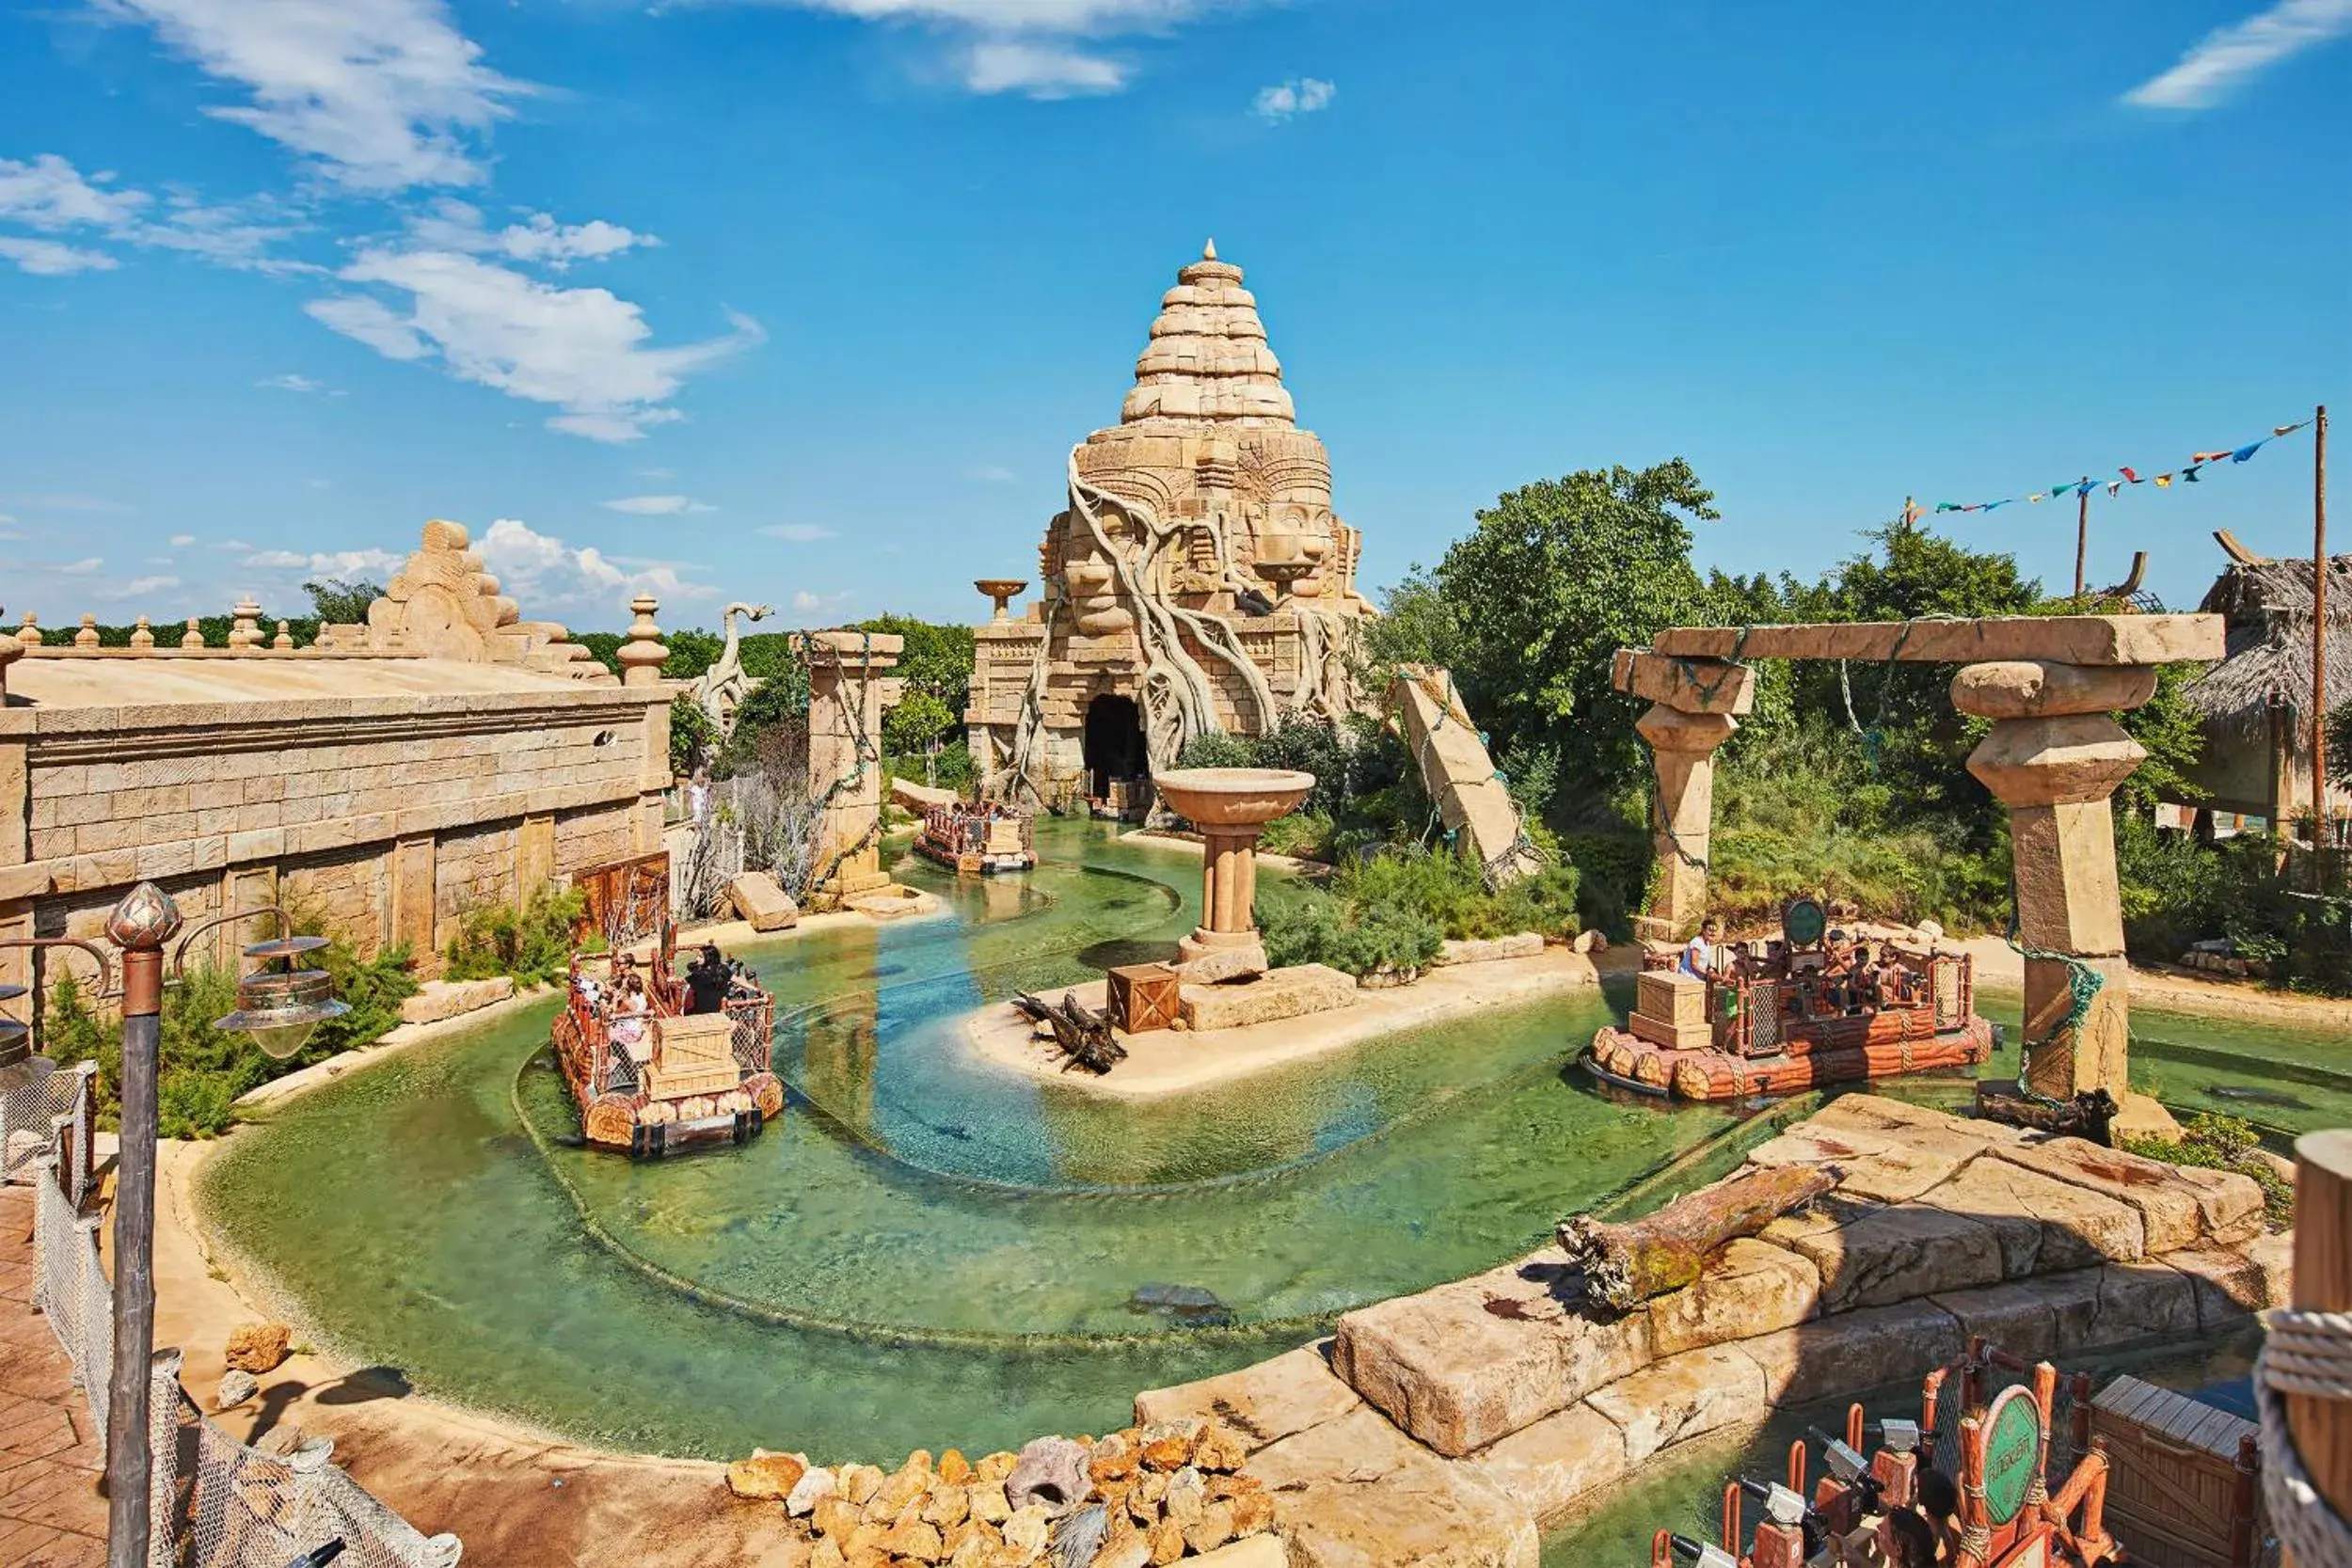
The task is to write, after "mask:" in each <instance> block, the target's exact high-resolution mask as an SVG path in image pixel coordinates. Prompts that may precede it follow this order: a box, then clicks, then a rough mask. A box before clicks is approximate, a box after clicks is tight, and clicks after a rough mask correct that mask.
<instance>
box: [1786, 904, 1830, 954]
mask: <svg viewBox="0 0 2352 1568" xmlns="http://www.w3.org/2000/svg"><path fill="white" fill-rule="evenodd" d="M1828 928H1829V915H1828V914H1827V913H1826V912H1825V911H1823V910H1822V908H1821V906H1820V905H1819V904H1817V903H1815V902H1814V901H1813V900H1812V899H1810V898H1791V899H1789V900H1788V908H1787V909H1785V910H1783V911H1780V929H1781V934H1782V935H1784V936H1786V937H1787V938H1788V945H1789V946H1791V947H1812V946H1815V945H1817V944H1819V943H1820V940H1821V933H1822V932H1823V931H1825V930H1827V929H1828Z"/></svg>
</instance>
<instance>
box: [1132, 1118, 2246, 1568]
mask: <svg viewBox="0 0 2352 1568" xmlns="http://www.w3.org/2000/svg"><path fill="white" fill-rule="evenodd" d="M1786 1164H1812V1165H1835V1166H1836V1169H1837V1171H1838V1175H1839V1180H1838V1184H1837V1187H1836V1189H1835V1190H1834V1191H1833V1193H1832V1194H1831V1195H1830V1196H1828V1197H1826V1198H1824V1199H1823V1200H1822V1201H1821V1202H1820V1205H1819V1206H1818V1208H1817V1209H1816V1210H1815V1211H1814V1212H1810V1213H1807V1214H1803V1215H1792V1216H1789V1217H1786V1218H1783V1219H1781V1220H1779V1221H1776V1222H1775V1223H1774V1224H1772V1226H1771V1227H1767V1228H1766V1229H1765V1230H1764V1232H1763V1233H1762V1234H1761V1235H1759V1236H1757V1237H1756V1238H1753V1239H1749V1240H1743V1241H1736V1242H1733V1243H1730V1245H1729V1246H1728V1247H1727V1248H1725V1249H1724V1252H1723V1254H1722V1255H1721V1257H1720V1258H1719V1259H1717V1260H1716V1261H1715V1262H1714V1263H1713V1264H1712V1265H1711V1266H1710V1267H1709V1269H1708V1272H1707V1274H1706V1275H1704V1276H1703V1277H1702V1278H1701V1279H1700V1280H1699V1281H1698V1282H1697V1283H1695V1284H1693V1285H1692V1286H1690V1287H1688V1288H1686V1289H1684V1290H1680V1291H1673V1292H1670V1293H1669V1294H1666V1295H1663V1296H1660V1297H1658V1298H1656V1299H1654V1300H1652V1301H1649V1302H1647V1303H1645V1304H1644V1305H1643V1306H1642V1307H1638V1308H1636V1309H1635V1310H1634V1311H1632V1312H1629V1313H1628V1314H1626V1315H1624V1316H1622V1317H1618V1318H1616V1319H1614V1320H1605V1319H1603V1318H1601V1317H1599V1316H1597V1315H1595V1314H1592V1313H1590V1312H1588V1310H1587V1309H1586V1308H1585V1307H1584V1304H1583V1302H1582V1299H1581V1290H1580V1289H1579V1284H1578V1280H1577V1277H1576V1274H1575V1271H1574V1269H1573V1268H1572V1266H1571V1265H1570V1263H1569V1260H1568V1258H1567V1255H1566V1254H1565V1253H1564V1252H1562V1251H1561V1250H1560V1249H1558V1248H1556V1247H1548V1248H1546V1249H1544V1250H1542V1251H1539V1252H1536V1253H1534V1254H1532V1255H1530V1256H1529V1257H1526V1258H1523V1259H1518V1261H1516V1262H1513V1263H1508V1264H1505V1265H1503V1266H1502V1267H1501V1268H1498V1269H1494V1270H1492V1271H1490V1272H1488V1273H1486V1274H1484V1275H1478V1276H1476V1277H1474V1278H1471V1279H1466V1280H1460V1281H1456V1282H1455V1283H1453V1284H1449V1285H1441V1286H1438V1288H1436V1289H1435V1290H1431V1291H1423V1292H1422V1293H1421V1294H1419V1295H1414V1296H1405V1297H1400V1298H1398V1299H1396V1300H1393V1301H1386V1302H1381V1303H1379V1304H1378V1305H1376V1306H1373V1307H1364V1308H1361V1309H1359V1310H1358V1311H1355V1312H1350V1313H1348V1314H1347V1315H1346V1316H1344V1317H1343V1318H1342V1319H1341V1320H1340V1323H1339V1326H1338V1331H1337V1333H1336V1334H1335V1336H1334V1337H1333V1338H1331V1339H1330V1340H1328V1341H1326V1342H1324V1343H1323V1344H1320V1345H1315V1346H1309V1347H1305V1348H1302V1349H1300V1350H1296V1351H1293V1352H1291V1353H1290V1354H1287V1355H1283V1356H1279V1357H1277V1358H1275V1359H1274V1360H1272V1361H1267V1362H1263V1363H1261V1364H1260V1365H1258V1366H1255V1367H1250V1368H1246V1369H1244V1370H1240V1371H1236V1372H1232V1373H1228V1374H1225V1375H1223V1376H1220V1377H1215V1378H1210V1379H1207V1380H1205V1381H1204V1382H1200V1383H1196V1384H1189V1385H1185V1386H1182V1387H1176V1388H1166V1389H1159V1390H1155V1391H1152V1392H1149V1393H1145V1394H1142V1395H1139V1396H1138V1397H1137V1398H1136V1418H1137V1419H1139V1420H1146V1421H1160V1420H1168V1419H1173V1418H1179V1417H1184V1416H1205V1415H1209V1414H1212V1413H1214V1414H1216V1415H1218V1416H1220V1417H1222V1418H1224V1419H1226V1420H1228V1421H1229V1422H1231V1423H1232V1424H1233V1425H1235V1426H1236V1427H1238V1428H1239V1429H1240V1430H1242V1431H1244V1432H1246V1433H1249V1434H1250V1442H1251V1444H1252V1447H1253V1449H1254V1451H1253V1453H1252V1454H1251V1456H1250V1459H1249V1461H1248V1465H1246V1466H1245V1467H1244V1469H1245V1473H1247V1474H1249V1475H1252V1476H1255V1477H1256V1478H1257V1479H1258V1480H1260V1481H1263V1482H1264V1484H1265V1485H1266V1487H1267V1488H1268V1489H1269V1490H1270V1491H1271V1492H1272V1493H1273V1494H1274V1495H1275V1497H1276V1498H1277V1502H1278V1508H1279V1514H1280V1520H1281V1526H1282V1531H1283V1534H1284V1536H1285V1537H1286V1538H1287V1539H1288V1540H1289V1542H1290V1544H1291V1546H1292V1549H1293V1557H1294V1560H1295V1561H1299V1562H1304V1563H1320V1562H1340V1561H1355V1560H1374V1559H1376V1560H1380V1561H1384V1562H1396V1563H1410V1562H1418V1561H1423V1560H1429V1561H1438V1560H1443V1561H1449V1562H1451V1561H1464V1560H1477V1561H1482V1562H1483V1561H1491V1562H1496V1563H1510V1564H1526V1565H1529V1568H1533V1565H1534V1563H1535V1561H1536V1556H1537V1549H1538V1548H1537V1541H1538V1534H1537V1531H1538V1528H1539V1526H1541V1525H1542V1524H1544V1523H1546V1522H1549V1521H1551V1520H1555V1519H1558V1518H1560V1517H1563V1516H1564V1515H1565V1514H1566V1513H1569V1512H1570V1511H1571V1510H1573V1509H1575V1508H1578V1507H1581V1506H1583V1505H1585V1504H1586V1503H1587V1502H1588V1501H1589V1500H1590V1499H1591V1498H1593V1497H1595V1496H1596V1495H1597V1494H1598V1493H1600V1492H1602V1491H1603V1490H1605V1489H1607V1488H1609V1487H1612V1486H1613V1485H1614V1484H1616V1483H1617V1482H1618V1481H1622V1480H1625V1479H1627V1478H1629V1476H1631V1475H1633V1474H1635V1473H1638V1472H1641V1471H1643V1470H1644V1469H1645V1468H1646V1467H1647V1466H1648V1465H1651V1463H1652V1462H1653V1461H1655V1460H1656V1459H1657V1458H1658V1457H1659V1456H1661V1455H1662V1454H1665V1453H1667V1452H1669V1451H1670V1450H1672V1449H1675V1448H1677V1446H1679V1445H1681V1444H1684V1443H1688V1442H1691V1441H1692V1440H1693V1439H1697V1438H1701V1437H1706V1436H1709V1435H1712V1434H1728V1433H1740V1432H1746V1433H1752V1432H1754V1431H1756V1430H1757V1429H1759V1428H1760V1427H1761V1426H1762V1425H1763V1423H1764V1421H1765V1420H1766V1418H1768V1417H1769V1416H1770V1415H1771V1413H1772V1410H1773V1409H1774V1408H1775V1407H1776V1406H1781V1405H1790V1406H1794V1405H1803V1404H1806V1403H1810V1402H1817V1401H1822V1400H1826V1399H1830V1398H1833V1397H1836V1396H1841V1395H1845V1394H1848V1393H1851V1392H1855V1391H1859V1390H1862V1389H1865V1388H1869V1387H1874V1386H1886V1385H1890V1384H1898V1383H1902V1382H1907V1381H1909V1380H1912V1379H1915V1378H1920V1377H1924V1376H1925V1375H1926V1374H1927V1373H1928V1372H1929V1371H1931V1370H1933V1369H1934V1368H1936V1367H1939V1366H1945V1365H1948V1364H1950V1363H1952V1362H1955V1361H1957V1360H1958V1359H1959V1358H1960V1357H1961V1355H1962V1354H1963V1351H1964V1350H1965V1348H1966V1347H1967V1345H1968V1343H1969V1341H1970V1339H1971V1338H1975V1337H1981V1338H1985V1339H1987V1340H1989V1341H1991V1342H1993V1343H1994V1344H1997V1345H1999V1346H2000V1347H2002V1348H2003V1349H2004V1350H2006V1351H2008V1352H2010V1353H2011V1354H2016V1355H2019V1356H2022V1357H2024V1358H2026V1360H2028V1361H2031V1360H2036V1359H2041V1358H2046V1357H2052V1356H2073V1355H2076V1354H2083V1353H2087V1352H2095V1351H2104V1350H2109V1349H2114V1348H2117V1347H2121V1346H2124V1345H2128V1344H2132V1343H2136V1342H2139V1341H2152V1342H2153V1341H2165V1340H2169V1341H2173V1342H2192V1341H2195V1340H2198V1339H2200V1338H2211V1337H2213V1336H2215V1335H2217V1334H2221V1333H2224V1332H2227V1331H2229V1330H2231V1329H2233V1328H2236V1327H2241V1326H2243V1325H2245V1324H2246V1323H2248V1322H2249V1318H2250V1315H2251V1314H2252V1313H2253V1312H2255V1311H2258V1310H2260V1309H2262V1308H2264V1307H2269V1306H2271V1305H2274V1304H2276V1303H2279V1302H2282V1301H2284V1300H2285V1299H2286V1291H2287V1283H2286V1275H2287V1271H2288V1266H2289V1263H2288V1260H2289V1258H2290V1256H2291V1248H2292V1242H2291V1238H2289V1237H2286V1236H2282V1235H2274V1234H2269V1233H2266V1231H2265V1227H2264V1221H2263V1198H2262V1193H2261V1191H2260V1189H2259V1188H2257V1187H2256V1186H2255V1184H2254V1183H2253V1181H2252V1180H2249V1179H2248V1178H2246V1177H2243V1176H2238V1175H2233V1174H2225V1173H2222V1172H2217V1171H2209V1170H2198V1169H2192V1168H2185V1167H2176V1166H2172V1165H2169V1164H2162V1163H2160V1162H2157V1161H2153V1160H2146V1159H2141V1158H2138V1157H2137V1156H2134V1155H2130V1154H2125V1153H2120V1152H2117V1151H2114V1150H2110V1149H2106V1148H2098V1147H2096V1146H2094V1145H2091V1144H2088V1143H2084V1142H2082V1141H2081V1140H2079V1139H2073V1138H2042V1137H2040V1136H2038V1135H2034V1134H2028V1133H2023V1132H2016V1131H2014V1130H2012V1129H2010V1128H2005V1127H2001V1126H1998V1125H1995V1124H1993V1123H1990V1122H1983V1121H1975V1120H1964V1119H1963V1118H1960V1117H1950V1116H1946V1115H1943V1114H1941V1113H1939V1112H1935V1111H1931V1110H1926V1109H1922V1108H1920V1107H1917V1106H1914V1105H1910V1104H1907V1103H1904V1102H1902V1101H1893V1100H1887V1099H1882V1098H1878V1097H1874V1096H1867V1095H1849V1096H1847V1097H1845V1098H1843V1099H1841V1100H1838V1101H1835V1102H1833V1103H1832V1104H1831V1105H1830V1106H1829V1107H1828V1108H1826V1109H1825V1110H1823V1111H1822V1112H1820V1114H1819V1115H1817V1116H1815V1117H1812V1118H1811V1119H1809V1120H1807V1121H1804V1122H1801V1123H1798V1124H1796V1125H1795V1126H1793V1127H1791V1128H1789V1129H1788V1131H1787V1132H1783V1133H1781V1134H1780V1135H1779V1136H1777V1137H1775V1138H1773V1139H1772V1140H1771V1141H1770V1142H1768V1143H1765V1144H1763V1145H1762V1146H1760V1147H1759V1148H1756V1150H1755V1151H1754V1152H1753V1153H1752V1154H1751V1155H1750V1156H1749V1166H1750V1167H1751V1168H1753V1167H1757V1166H1772V1165H1786ZM1471 1544H1477V1546H1478V1547H1479V1548H1480V1549H1481V1550H1484V1551H1486V1553H1487V1554H1488V1555H1486V1556H1479V1557H1476V1558H1471V1557H1469V1556H1467V1555H1454V1556H1445V1555H1443V1554H1444V1553H1445V1552H1447V1551H1453V1552H1455V1553H1457V1554H1461V1553H1463V1552H1465V1550H1466V1549H1467V1548H1468V1547H1469V1546H1470V1545H1471ZM1351 1551H1360V1552H1363V1553H1367V1554H1369V1555H1368V1556H1365V1557H1362V1558H1360V1559H1359V1557H1354V1556H1350V1555H1349V1554H1350V1552H1351Z"/></svg>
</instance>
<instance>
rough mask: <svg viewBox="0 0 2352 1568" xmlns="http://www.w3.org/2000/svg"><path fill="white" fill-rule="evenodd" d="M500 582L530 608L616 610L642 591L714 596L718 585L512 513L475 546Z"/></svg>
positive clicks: (669, 598)
mask: <svg viewBox="0 0 2352 1568" xmlns="http://www.w3.org/2000/svg"><path fill="white" fill-rule="evenodd" d="M474 547H475V548H476V549H477V550H479V551H480V552H481V555H482V561H483V564H484V565H485V566H487V567H488V568H489V569H490V570H491V571H492V572H494V573H496V574H497V575H498V578H499V583H500V587H501V591H502V592H504V593H505V594H507V595H508V596H509V597H511V598H514V599H516V600H518V601H519V602H520V603H521V604H522V605H523V606H524V607H525V609H526V610H536V609H539V608H542V607H546V608H554V607H563V606H572V607H583V608H588V609H593V610H611V611H617V610H621V609H624V608H625V607H626V606H627V605H628V601H629V599H630V598H631V597H632V596H634V595H635V594H653V595H654V596H655V597H656V598H659V599H661V600H663V601H665V602H676V601H679V600H695V599H711V598H716V597H718V595H719V590H718V589H716V588H713V587H711V586H710V585H709V584H707V583H699V582H691V581H689V580H687V579H686V578H684V577H682V576H680V574H679V571H678V568H677V567H676V566H675V565H672V564H669V563H667V562H633V561H632V562H623V561H618V560H615V559H614V558H612V557H611V556H608V555H606V554H605V553H604V552H603V551H601V550H599V549H597V548H596V546H593V545H587V546H579V547H577V548H575V547H574V546H569V545H566V544H565V543H564V541H563V540H561V539H558V538H556V537H555V536H554V535H552V534H547V533H541V532H539V531H536V530H534V529H532V527H531V526H530V525H529V524H526V523H522V522H518V521H516V519H515V518H513V517H501V518H499V519H498V520H497V521H495V522H493V523H492V524H491V525H490V527H489V531H487V532H485V534H483V536H482V538H481V539H480V540H479V541H478V542H477V543H476V544H475V546H474Z"/></svg>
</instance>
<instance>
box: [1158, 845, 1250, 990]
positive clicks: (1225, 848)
mask: <svg viewBox="0 0 2352 1568" xmlns="http://www.w3.org/2000/svg"><path fill="white" fill-rule="evenodd" d="M1261 827H1263V824H1262V823H1256V822H1252V823H1248V824H1246V825H1242V826H1236V827H1211V826H1202V827H1201V829H1200V927H1199V929H1197V930H1195V931H1194V932H1193V933H1192V935H1190V936H1188V937H1185V938H1184V939H1183V940H1182V941H1180V942H1178V943H1177V944H1176V945H1177V948H1178V951H1179V952H1180V953H1181V955H1182V956H1183V958H1184V960H1185V961H1186V962H1190V961H1191V960H1192V959H1194V958H1199V957H1200V955H1201V954H1203V953H1207V952H1212V951H1215V950H1216V949H1219V948H1227V947H1249V946H1252V945H1254V944H1255V943H1256V942H1257V941H1258V922H1257V919H1256V917H1255V914H1254V911H1255V909H1256V907H1257V902H1258V832H1259V830H1260V828H1261Z"/></svg>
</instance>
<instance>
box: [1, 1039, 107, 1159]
mask: <svg viewBox="0 0 2352 1568" xmlns="http://www.w3.org/2000/svg"><path fill="white" fill-rule="evenodd" d="M25 1066H26V1067H28V1068H30V1069H32V1071H33V1073H34V1074H35V1076H34V1078H33V1080H32V1082H30V1083H29V1084H25V1085H22V1086H20V1087H17V1088H14V1089H10V1090H9V1091H8V1093H6V1094H0V1180H5V1181H16V1182H24V1181H29V1180H32V1179H33V1170H34V1167H35V1166H36V1165H37V1164H40V1161H41V1160H42V1158H43V1157H44V1156H46V1155H47V1154H48V1152H49V1130H50V1126H51V1124H52V1123H53V1122H54V1121H55V1120H56V1118H57V1117H73V1118H74V1119H75V1120H76V1121H79V1120H81V1119H83V1117H84V1115H85V1112H86V1108H87V1105H88V1102H89V1096H90V1093H91V1081H92V1079H93V1078H94V1077H95V1076H96V1074H97V1071H98V1068H97V1065H96V1064H95V1063H91V1062H79V1063H76V1064H75V1065H74V1066H72V1067H70V1068H64V1069H60V1068H59V1067H58V1066H57V1064H56V1063H55V1062H53V1061H51V1060H49V1058H47V1057H46V1056H35V1057H33V1058H31V1059H30V1060H29V1061H27V1062H26V1063H25Z"/></svg>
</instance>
